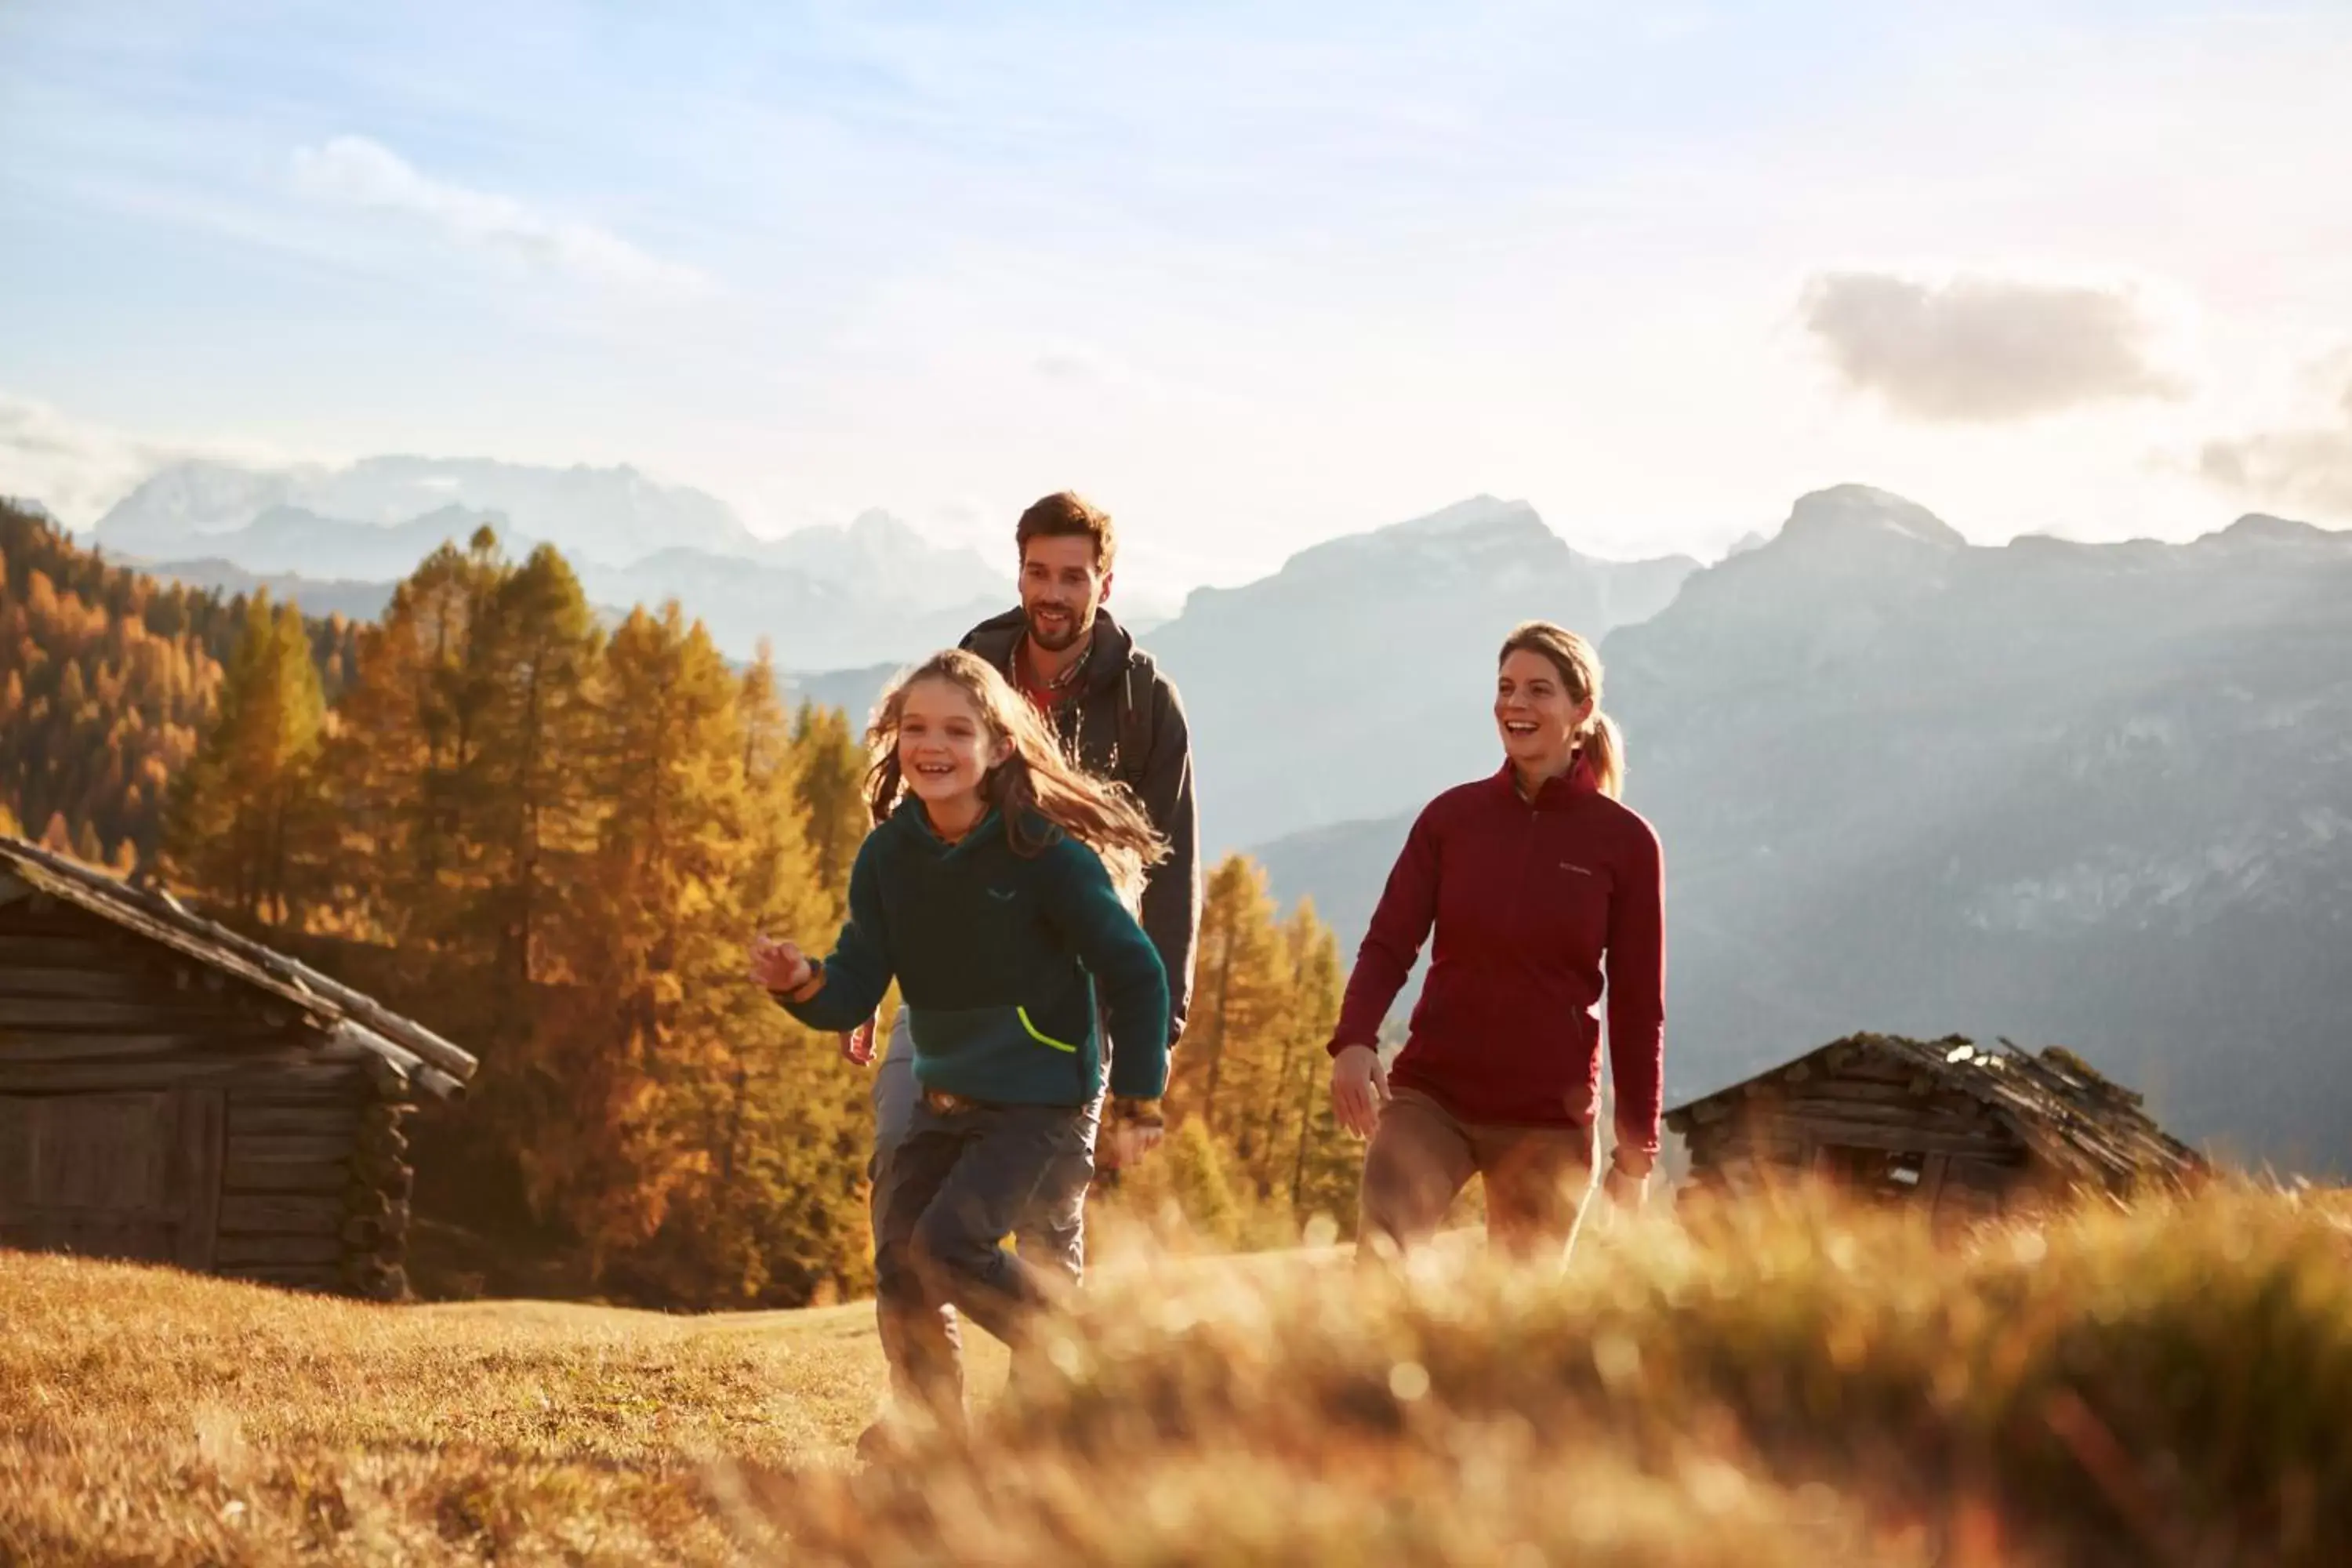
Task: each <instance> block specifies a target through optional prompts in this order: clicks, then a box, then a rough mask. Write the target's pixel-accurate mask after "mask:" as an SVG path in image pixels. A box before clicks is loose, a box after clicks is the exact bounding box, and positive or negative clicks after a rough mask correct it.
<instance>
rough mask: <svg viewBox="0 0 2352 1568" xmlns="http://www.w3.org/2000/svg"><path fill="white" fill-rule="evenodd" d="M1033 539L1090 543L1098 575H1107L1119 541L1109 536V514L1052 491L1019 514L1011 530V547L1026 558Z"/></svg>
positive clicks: (1072, 495)
mask: <svg viewBox="0 0 2352 1568" xmlns="http://www.w3.org/2000/svg"><path fill="white" fill-rule="evenodd" d="M1033 539H1091V540H1093V541H1094V542H1095V570H1096V571H1097V572H1108V571H1109V570H1110V563H1111V560H1112V558H1113V557H1114V556H1116V555H1117V554H1118V538H1117V537H1116V536H1115V535H1114V534H1113V533H1112V532H1111V526H1110V513H1108V512H1107V511H1105V510H1103V509H1102V508H1100V507H1098V506H1097V505H1095V504H1094V503H1093V502H1092V501H1090V500H1087V499H1086V498H1085V497H1084V496H1081V495H1079V494H1078V493H1077V492H1076V491H1075V490H1055V492H1054V493H1053V494H1052V495H1049V496H1047V497H1045V499H1044V500H1039V501H1036V502H1034V503H1033V504H1032V505H1031V506H1030V508H1029V510H1027V511H1024V512H1023V513H1022V514H1021V521H1019V522H1018V523H1016V524H1015V525H1014V526H1013V548H1014V549H1015V550H1017V551H1019V552H1021V554H1022V555H1023V556H1024V557H1025V556H1027V555H1028V553H1029V542H1030V541H1031V540H1033Z"/></svg>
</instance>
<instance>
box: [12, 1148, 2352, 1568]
mask: <svg viewBox="0 0 2352 1568" xmlns="http://www.w3.org/2000/svg"><path fill="white" fill-rule="evenodd" d="M1001 1375H1002V1373H1001V1372H1000V1371H997V1370H996V1369H995V1368H990V1369H988V1370H986V1371H984V1372H983V1373H982V1377H981V1382H982V1384H983V1385H985V1384H990V1383H992V1382H994V1381H995V1380H996V1379H998V1378H1000V1377H1001ZM880 1380H881V1371H880V1364H879V1359H878V1356H877V1353H876V1352H875V1349H874V1346H873V1343H872V1340H871V1335H870V1331H869V1320H868V1317H867V1315H866V1310H864V1309H863V1308H861V1307H843V1308H835V1309H827V1310H818V1311H812V1312H805V1313H795V1314H763V1315H745V1316H722V1317H713V1318H701V1319H679V1318H663V1317H658V1316H650V1315H645V1314H637V1313H625V1312H616V1311H609V1310H600V1309H594V1308H577V1307H560V1308H559V1307H550V1306H544V1305H538V1304H532V1303H509V1304H497V1305H468V1306H462V1307H451V1306H442V1307H430V1308H421V1309H420V1308H409V1309H400V1308H380V1307H362V1306H352V1305H344V1304H340V1303H328V1302H320V1301H316V1300H302V1299H298V1298H293V1297H288V1296H281V1295H277V1294H273V1293H270V1292H268V1291H265V1290H260V1289H249V1288H245V1287H236V1286H229V1285H226V1284H220V1283H215V1282H211V1281H205V1280H198V1279H184V1278H181V1277H177V1276H174V1275H172V1274H170V1273H167V1272H162V1271H146V1270H138V1269H131V1268H118V1267H112V1266H105V1265H95V1264H89V1263H82V1262H76V1261H73V1260H66V1259H58V1258H32V1257H25V1256H20V1255H10V1254H0V1388H5V1389H6V1390H7V1391H8V1394H7V1397H6V1399H5V1401H0V1562H9V1563H15V1562H26V1563H33V1562H38V1563H58V1562H96V1561H109V1562H113V1561H122V1560H126V1559H130V1560H137V1561H142V1562H146V1561H152V1562H160V1563H280V1562H291V1561H298V1560H308V1559H321V1558H324V1559H337V1560H347V1561H371V1562H373V1561H391V1560H399V1561H404V1562H411V1563H434V1562H447V1561H474V1560H481V1559H488V1558H495V1559H496V1560H498V1561H500V1562H509V1563H533V1562H634V1561H644V1560H648V1559H660V1560H667V1561H685V1562H719V1561H740V1560H744V1559H745V1558H748V1559H750V1560H751V1561H763V1560H783V1559H785V1558H787V1557H789V1560H791V1561H793V1562H808V1563H916V1562H939V1561H942V1560H962V1561H982V1562H1001V1563H1033V1562H1034V1563H1048V1562H1071V1563H1134V1564H1142V1563H1181V1562H1213V1563H1296V1562H1351V1561H1382V1562H1431V1563H1463V1564H1468V1563H1529V1564H1532V1563H1545V1562H1566V1561H1576V1562H1598V1563H1614V1562H1622V1563H1643V1564H1662V1563H1726V1564H1730V1563H1739V1564H1759V1563H1762V1564H1771V1563H1790V1564H1795V1563H1821V1562H1874V1563H1875V1562H1884V1563H1931V1562H1938V1563H1976V1564H1987V1563H2232V1562H2252V1561H2259V1562H2276V1563H2321V1562H2331V1561H2341V1560H2343V1559H2342V1556H2341V1553H2342V1552H2344V1551H2345V1550H2346V1548H2347V1546H2352V1427H2347V1423H2346V1422H2345V1421H2344V1419H2343V1413H2344V1412H2345V1411H2346V1410H2347V1409H2352V1197H2347V1195H2345V1194H2312V1193H2303V1194H2256V1193H2252V1192H2246V1191H2226V1192H2220V1193H2216V1194H2211V1195H2209V1196H2207V1197H2204V1198H2201V1199H2199V1200H2197V1201H2195V1202H2193V1203H2191V1204H2189V1205H2185V1206H2180V1207H2149V1208H2144V1209H2141V1210H2138V1211H2136V1212H2131V1213H2121V1212H2117V1211H2115V1210H2112V1209H2105V1208H2100V1209H2095V1210H2091V1211H2088V1212H2085V1213H2083V1214H2080V1215H2073V1216H2069V1217H2066V1218H2063V1219H2061V1220H2059V1221H2056V1222H2053V1223H2052V1224H2050V1225H2049V1226H2045V1227H2032V1228H2029V1227H2014V1228H2009V1229H2000V1230H1990V1231H1986V1232H1983V1233H1980V1234H1979V1236H1978V1237H1975V1238H1974V1239H1972V1240H1971V1241H1970V1242H1969V1243H1968V1244H1966V1245H1964V1246H1946V1247H1941V1248H1938V1247H1935V1246H1934V1245H1933V1244H1932V1243H1931V1242H1930V1240H1929V1239H1928V1238H1927V1237H1925V1236H1924V1235H1922V1234H1921V1233H1919V1232H1918V1231H1917V1230H1916V1229H1914V1228H1912V1227H1911V1226H1907V1225H1906V1224H1904V1223H1901V1222H1899V1221H1897V1220H1893V1219H1889V1218H1886V1217H1885V1216H1879V1215H1846V1214H1836V1213H1832V1212H1830V1211H1828V1210H1826V1209H1823V1208H1821V1207H1817V1206H1811V1205H1792V1206H1791V1207H1790V1209H1789V1210H1787V1211H1784V1212H1781V1213H1780V1214H1777V1215H1765V1214H1753V1215H1747V1216H1744V1217H1741V1218H1739V1219H1738V1220H1737V1221H1736V1222H1733V1223H1730V1224H1727V1225H1726V1226H1724V1227H1723V1228H1722V1229H1721V1231H1720V1232H1719V1233H1718V1234H1715V1235H1712V1236H1710V1237H1706V1238H1705V1239H1701V1238H1697V1237H1693V1236H1691V1235H1689V1234H1686V1233H1685V1232H1683V1231H1680V1230H1678V1229H1676V1228H1675V1227H1674V1226H1671V1225H1669V1224H1666V1223H1664V1222H1654V1223H1648V1224H1644V1225H1642V1226H1627V1227H1618V1228H1616V1229H1613V1230H1610V1231H1607V1232H1603V1233H1600V1234H1595V1235H1591V1236H1589V1237H1587V1240H1586V1243H1585V1244H1584V1246H1583V1247H1581V1249H1580V1251H1579V1253H1578V1254H1577V1256H1576V1258H1575V1259H1574V1260H1573V1262H1572V1265H1571V1266H1570V1268H1569V1269H1568V1270H1567V1272H1566V1274H1565V1275H1564V1276H1562V1275H1560V1274H1559V1273H1558V1272H1556V1271H1554V1270H1549V1269H1518V1270H1511V1269H1503V1268H1495V1267H1492V1266H1490V1265H1488V1264H1487V1263H1486V1261H1485V1260H1484V1259H1483V1258H1481V1257H1480V1256H1479V1255H1478V1253H1477V1252H1476V1249H1475V1248H1463V1249H1458V1250H1455V1251H1453V1252H1450V1253H1445V1254H1435V1255H1433V1256H1431V1257H1430V1258H1428V1259H1427V1260H1426V1263H1425V1265H1424V1266H1423V1267H1420V1268H1416V1269H1414V1270H1413V1271H1412V1273H1411V1274H1410V1275H1408V1276H1405V1277H1397V1276H1394V1275H1370V1276H1366V1275H1359V1274H1358V1273H1356V1272H1355V1271H1354V1270H1353V1269H1352V1268H1351V1267H1350V1265H1349V1262H1348V1260H1347V1259H1346V1258H1345V1257H1344V1255H1342V1254H1339V1253H1337V1252H1326V1253H1323V1254H1314V1255H1296V1256H1292V1257H1290V1258H1276V1259H1258V1260H1254V1261H1251V1262H1249V1263H1247V1264H1238V1263H1237V1264H1225V1263H1220V1262H1216V1261H1208V1260H1192V1261H1171V1260H1167V1259H1160V1260H1157V1261H1147V1260H1144V1259H1142V1258H1137V1257H1135V1256H1132V1255H1130V1256H1129V1257H1128V1258H1126V1259H1125V1260H1124V1261H1123V1262H1120V1263H1118V1264H1117V1265H1115V1266H1113V1267H1112V1268H1108V1269H1106V1270H1105V1271H1104V1277H1103V1278H1102V1279H1099V1280H1098V1281H1097V1285H1096V1287H1095V1288H1094V1289H1091V1290H1090V1291H1089V1292H1088V1293H1087V1300H1086V1302H1085V1304H1084V1306H1083V1308H1082V1310H1081V1312H1080V1315H1079V1316H1078V1317H1077V1318H1076V1319H1075V1320H1074V1321H1072V1322H1071V1323H1070V1324H1069V1325H1068V1328H1067V1330H1066V1331H1065V1332H1064V1333H1062V1334H1061V1335H1059V1336H1058V1337H1057V1338H1056V1340H1055V1342H1054V1343H1052V1344H1051V1345H1050V1346H1048V1347H1047V1354H1046V1360H1045V1363H1041V1364H1040V1366H1039V1367H1038V1369H1037V1372H1036V1374H1035V1375H1034V1378H1030V1379H1024V1380H1023V1381H1022V1382H1020V1383H1019V1384H1017V1385H1016V1390H1017V1392H1016V1393H1015V1394H1013V1396H1011V1397H1009V1398H1007V1399H1006V1400H1004V1401H1003V1402H1002V1403H1001V1404H999V1405H996V1407H995V1409H994V1411H993V1413H992V1415H991V1417H990V1418H989V1419H988V1420H987V1421H985V1422H983V1423H982V1426H981V1427H980V1429H979V1432H978V1434H977V1436H975V1438H974V1439H973V1442H972V1446H971V1447H970V1448H965V1447H960V1446H958V1445H956V1444H953V1443H950V1442H949V1441H946V1440H944V1439H937V1440H932V1441H929V1442H928V1443H926V1442H922V1441H917V1442H915V1443H914V1444H912V1446H911V1447H910V1450H909V1452H908V1454H907V1455H906V1456H905V1457H904V1458H901V1459H899V1460H898V1461H895V1462H893V1463H890V1464H887V1465H883V1466H877V1467H875V1468H866V1469H864V1470H859V1469H857V1468H855V1467H853V1466H851V1465H849V1464H847V1463H846V1462H845V1460H846V1451H847V1444H848V1442H849V1440H850V1438H851V1437H852V1436H854V1434H855V1432H856V1428H857V1427H858V1426H859V1425H860V1424H861V1423H862V1421H863V1420H864V1419H865V1417H866V1415H867V1414H868V1413H869V1411H870V1410H871V1408H872V1406H873V1401H874V1399H875V1396H876V1394H877V1392H878V1389H879V1386H880Z"/></svg>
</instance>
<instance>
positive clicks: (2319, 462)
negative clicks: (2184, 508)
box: [2198, 383, 2352, 517]
mask: <svg viewBox="0 0 2352 1568" xmlns="http://www.w3.org/2000/svg"><path fill="white" fill-rule="evenodd" d="M2336 412H2337V415H2338V417H2337V420H2336V424H2334V425H2333V426H2329V425H2324V424H2314V425H2311V426H2306V427H2305V428H2302V429H2296V430H2273V431H2268V432H2265V433H2263V434H2261V435H2255V436H2249V437H2244V438H2243V439H2242V440H2236V441H2211V442H2208V443H2207V444H2206V447H2205V450H2204V453H2203V455H2202V457H2201V458H2200V461H2199V464H2198V469H2199V471H2200V473H2202V474H2203V475H2204V477H2205V478H2206V479H2209V480H2210V481H2211V482H2212V483H2214V484H2217V485H2220V486H2221V487H2222V488H2224V489H2231V490H2235V491H2237V492H2238V493H2240V494H2242V495H2246V496H2250V497H2253V498H2255V499H2257V500H2263V501H2265V502H2268V503H2270V504H2273V505H2277V506H2289V507H2308V508H2310V509H2312V510H2315V511H2319V512H2324V513H2327V514H2329V515H2330V516H2332V517H2352V383H2347V384H2346V386H2345V388H2344V394H2343V396H2342V398H2341V400H2340V401H2339V403H2338V405H2337V409H2336Z"/></svg>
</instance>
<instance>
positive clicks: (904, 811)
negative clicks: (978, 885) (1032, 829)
mask: <svg viewBox="0 0 2352 1568" xmlns="http://www.w3.org/2000/svg"><path fill="white" fill-rule="evenodd" d="M887 828H888V831H890V832H891V833H894V834H896V835H897V836H898V838H899V839H900V840H901V841H902V842H904V843H905V844H906V845H907V846H908V847H910V848H919V849H920V850H921V851H922V852H923V853H924V854H926V855H931V856H936V857H937V858H940V859H942V860H945V859H950V858H953V857H955V856H958V855H965V854H969V853H971V851H972V850H974V849H977V848H979V847H981V846H982V845H983V844H986V843H988V842H989V841H990V840H991V839H994V838H1001V837H1003V836H1004V814H1003V812H1000V811H998V810H997V809H996V808H995V807H994V806H990V807H989V808H988V811H987V813H986V815H984V816H982V817H981V819H980V820H979V821H978V822H976V823H974V824H973V825H972V829H971V832H970V833H967V834H965V835H964V836H963V837H961V838H959V839H957V840H956V841H955V842H954V843H952V844H950V843H949V842H948V841H947V840H946V839H944V838H942V837H940V836H939V833H938V831H937V830H936V829H934V828H933V827H932V826H931V817H930V814H929V812H927V811H925V810H924V809H923V803H922V802H921V801H920V800H919V799H918V798H916V795H915V793H914V792H913V791H912V790H909V791H908V792H907V794H906V795H905V796H904V797H903V798H901V799H900V800H899V802H898V808H897V809H896V810H894V811H892V812H891V813H890V820H889V822H888V824H887Z"/></svg>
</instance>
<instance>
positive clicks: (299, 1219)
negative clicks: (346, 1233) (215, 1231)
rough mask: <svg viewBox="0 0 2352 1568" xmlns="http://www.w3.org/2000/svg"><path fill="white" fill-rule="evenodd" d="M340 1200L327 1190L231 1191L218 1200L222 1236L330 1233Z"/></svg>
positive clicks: (339, 1218)
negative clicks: (306, 1191) (312, 1191)
mask: <svg viewBox="0 0 2352 1568" xmlns="http://www.w3.org/2000/svg"><path fill="white" fill-rule="evenodd" d="M343 1223H344V1214H343V1200H342V1199H341V1197H338V1196H335V1195H333V1194H326V1193H315V1194H304V1193H268V1194H260V1193H232V1194H228V1195H226V1196H225V1197H223V1198H222V1199H221V1200H220V1232H221V1234H222V1235H223V1236H231V1235H235V1236H332V1235H335V1234H337V1233H338V1232H340V1231H341V1229H342V1227H343Z"/></svg>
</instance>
